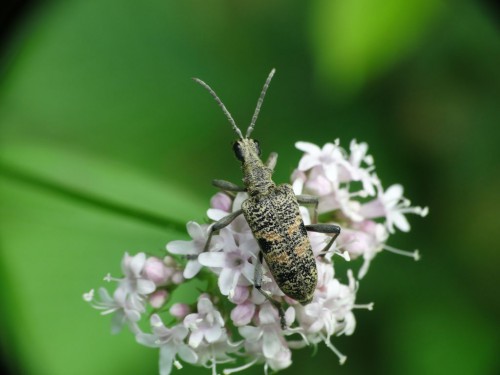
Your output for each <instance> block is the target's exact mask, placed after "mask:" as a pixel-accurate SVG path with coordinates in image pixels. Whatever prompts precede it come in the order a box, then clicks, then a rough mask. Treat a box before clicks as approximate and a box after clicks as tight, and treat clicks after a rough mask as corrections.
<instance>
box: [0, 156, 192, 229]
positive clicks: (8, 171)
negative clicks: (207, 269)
mask: <svg viewBox="0 0 500 375" xmlns="http://www.w3.org/2000/svg"><path fill="white" fill-rule="evenodd" d="M0 176H3V177H6V178H8V179H10V180H13V181H16V182H21V183H23V184H26V185H29V186H33V187H36V188H40V189H42V190H44V191H46V192H48V193H51V194H54V195H58V196H60V197H63V198H66V199H69V200H72V201H74V202H78V203H83V204H86V205H89V206H92V207H96V208H99V209H102V210H106V211H109V212H113V213H115V214H119V215H123V216H126V217H129V218H133V219H136V220H140V221H143V222H145V223H148V224H152V225H155V226H158V227H161V228H162V229H170V230H174V231H179V232H184V231H185V230H186V224H185V223H182V222H179V221H176V220H173V219H169V218H165V217H162V216H160V215H157V214H154V213H152V212H148V211H145V210H142V209H139V208H133V207H130V206H126V205H123V204H120V203H117V202H113V201H110V200H107V199H105V198H102V197H99V196H97V195H93V194H91V193H87V192H84V191H79V190H76V189H73V188H71V187H69V186H64V185H62V184H59V183H57V182H54V181H51V180H49V179H46V178H44V177H41V176H37V175H34V174H31V173H29V172H26V171H22V170H20V169H17V168H15V167H12V166H9V165H7V164H5V163H3V162H0Z"/></svg>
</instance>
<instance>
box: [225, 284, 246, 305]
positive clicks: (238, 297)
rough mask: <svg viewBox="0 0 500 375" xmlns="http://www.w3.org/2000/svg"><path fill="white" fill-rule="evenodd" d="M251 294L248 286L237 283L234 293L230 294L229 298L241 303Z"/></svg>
mask: <svg viewBox="0 0 500 375" xmlns="http://www.w3.org/2000/svg"><path fill="white" fill-rule="evenodd" d="M249 296H250V291H249V290H248V287H247V286H243V285H237V286H236V288H234V295H232V296H229V300H230V301H231V302H233V303H235V304H237V305H241V304H242V303H243V302H245V301H246V300H247V299H248V297H249Z"/></svg>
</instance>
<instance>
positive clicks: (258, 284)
mask: <svg viewBox="0 0 500 375" xmlns="http://www.w3.org/2000/svg"><path fill="white" fill-rule="evenodd" d="M262 255H263V254H262V251H259V258H258V260H257V264H256V265H255V272H254V277H253V285H254V286H255V289H257V290H258V291H259V292H260V293H261V294H262V295H263V296H264V297H266V299H267V300H268V301H269V302H271V303H272V304H273V306H274V307H276V309H277V310H278V314H279V317H280V324H281V329H282V330H285V329H286V320H285V310H283V306H281V303H279V302H278V301H275V300H274V299H273V298H272V297H271V296H270V295H269V292H266V291H264V290H262Z"/></svg>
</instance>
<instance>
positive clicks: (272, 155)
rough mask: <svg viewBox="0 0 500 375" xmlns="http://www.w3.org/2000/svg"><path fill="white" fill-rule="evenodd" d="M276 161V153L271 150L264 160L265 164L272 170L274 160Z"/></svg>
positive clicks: (274, 164) (274, 163)
mask: <svg viewBox="0 0 500 375" xmlns="http://www.w3.org/2000/svg"><path fill="white" fill-rule="evenodd" d="M277 161H278V154H277V153H276V152H271V153H270V154H269V157H268V158H267V161H266V166H267V167H268V168H269V169H271V170H272V171H274V167H275V166H276V162H277Z"/></svg>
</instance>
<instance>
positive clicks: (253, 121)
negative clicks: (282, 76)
mask: <svg viewBox="0 0 500 375" xmlns="http://www.w3.org/2000/svg"><path fill="white" fill-rule="evenodd" d="M275 72H276V69H274V68H273V70H271V73H269V76H268V77H267V79H266V83H264V87H263V88H262V92H261V93H260V97H259V100H258V101H257V107H255V112H254V114H253V116H252V122H251V123H250V126H249V127H248V129H247V136H246V137H247V138H248V137H249V136H250V133H251V132H252V130H253V128H254V127H255V121H257V117H258V116H259V112H260V107H262V102H263V101H264V97H265V96H266V91H267V88H268V87H269V83H271V79H272V78H273V76H274V73H275Z"/></svg>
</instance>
